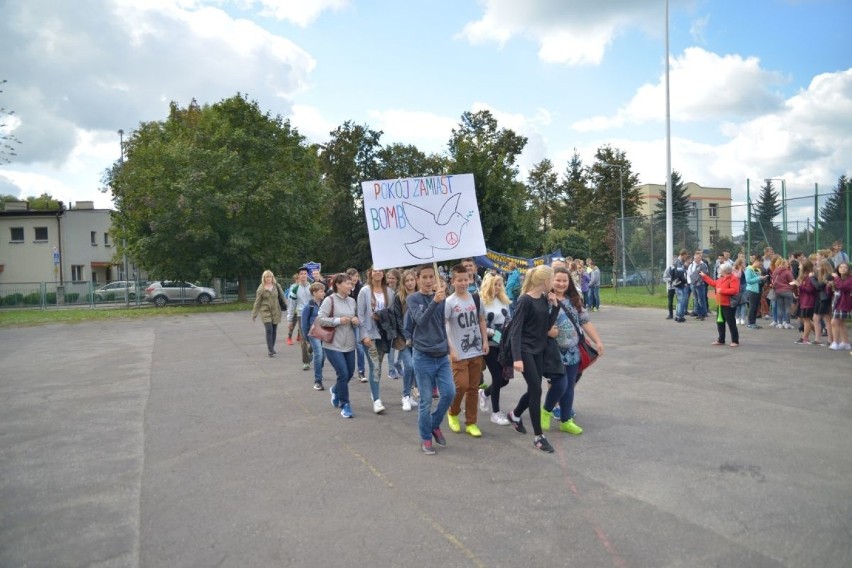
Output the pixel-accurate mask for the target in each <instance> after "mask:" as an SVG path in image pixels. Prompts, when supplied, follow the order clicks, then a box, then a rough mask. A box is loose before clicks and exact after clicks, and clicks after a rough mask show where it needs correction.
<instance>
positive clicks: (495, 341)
mask: <svg viewBox="0 0 852 568" xmlns="http://www.w3.org/2000/svg"><path fill="white" fill-rule="evenodd" d="M479 297H480V298H481V299H482V310H483V312H484V313H485V324H486V326H487V332H488V353H486V354H485V366H486V367H488V372H489V373H490V374H491V384H490V385H488V387H486V388H484V389H480V390H479V409H480V410H481V411H482V412H485V411H487V410H488V400H489V398H490V399H491V422H493V423H494V424H497V425H499V426H508V425H509V424H510V423H511V422H510V421H509V419H508V418H507V417H506V414H505V413H504V412H500V389H502V388H503V387H505V386H506V385H508V384H509V379H508V378H506V374H505V373H504V370H503V366H502V365H501V364H500V360H499V353H500V335H501V334H502V333H503V324H504V323H505V322H506V320H507V319H508V318H509V306H510V305H511V304H512V302H511V300H509V296H508V295H507V294H506V288H505V286H504V284H503V277H502V276H500V275H491V274H489V275H488V276H486V277H485V279H484V280H483V281H482V289H481V290H480V292H479Z"/></svg>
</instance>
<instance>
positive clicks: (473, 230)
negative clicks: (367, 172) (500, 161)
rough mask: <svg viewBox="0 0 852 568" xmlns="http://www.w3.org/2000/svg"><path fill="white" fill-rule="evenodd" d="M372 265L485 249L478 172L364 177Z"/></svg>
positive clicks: (456, 255)
mask: <svg viewBox="0 0 852 568" xmlns="http://www.w3.org/2000/svg"><path fill="white" fill-rule="evenodd" d="M361 190H362V191H363V193H364V214H365V216H366V218H367V231H368V233H369V236H370V250H371V252H372V255H373V266H374V267H376V268H382V269H385V268H393V267H398V266H411V265H417V264H424V263H428V262H430V261H431V262H432V266H433V267H434V269H435V276H436V277H437V275H438V262H439V261H442V260H453V259H457V258H465V257H469V256H470V257H472V256H480V255H483V254H485V252H486V247H485V237H484V236H483V233H482V221H481V220H480V217H479V205H478V204H477V202H476V187H475V186H474V180H473V174H458V175H444V176H428V177H415V178H399V179H390V180H377V181H365V182H363V183H362V184H361Z"/></svg>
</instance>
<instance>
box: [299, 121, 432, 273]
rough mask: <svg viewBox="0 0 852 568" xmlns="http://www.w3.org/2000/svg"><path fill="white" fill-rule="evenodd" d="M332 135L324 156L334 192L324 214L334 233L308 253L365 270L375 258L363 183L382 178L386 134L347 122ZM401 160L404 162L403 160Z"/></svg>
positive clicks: (332, 265) (329, 262) (336, 264)
mask: <svg viewBox="0 0 852 568" xmlns="http://www.w3.org/2000/svg"><path fill="white" fill-rule="evenodd" d="M330 134H331V140H329V142H328V143H327V144H326V145H325V146H324V147H323V149H322V153H321V154H320V161H321V162H322V170H323V175H324V178H325V183H326V185H327V187H328V190H329V193H330V195H329V199H328V201H327V202H326V203H325V206H324V207H323V209H322V211H321V213H322V215H323V216H324V217H325V218H326V219H327V220H328V222H329V224H330V225H331V226H332V227H333V230H332V231H331V233H330V234H329V235H328V237H327V238H325V239H324V240H322V241H317V242H315V243H314V244H313V248H312V249H308V250H310V251H312V252H311V254H313V252H316V253H317V258H318V259H321V260H322V262H323V264H324V265H325V266H327V267H329V268H331V269H336V270H345V269H346V268H348V267H350V266H354V267H356V268H358V269H360V270H364V269H366V268H368V267H369V266H370V264H371V263H372V255H371V252H370V237H369V234H368V233H367V220H366V217H365V216H364V198H363V193H362V191H361V182H364V181H369V180H375V179H382V175H381V168H380V163H379V152H380V150H381V144H380V142H379V139H380V138H381V136H382V133H381V132H377V131H375V130H371V129H370V128H369V127H367V126H366V125H363V126H362V125H356V124H354V123H352V122H350V121H347V122H345V123H344V124H342V125H341V126H339V127H337V128H336V129H335V130H334V131H332V132H331V133H330ZM400 154H406V155H407V156H408V157H407V158H406V159H407V160H410V159H412V156H415V157H416V153H414V152H411V151H410V150H409V151H406V152H402V151H400ZM397 157H400V156H397ZM400 160H401V161H404V160H402V158H401V157H400ZM391 177H392V176H391Z"/></svg>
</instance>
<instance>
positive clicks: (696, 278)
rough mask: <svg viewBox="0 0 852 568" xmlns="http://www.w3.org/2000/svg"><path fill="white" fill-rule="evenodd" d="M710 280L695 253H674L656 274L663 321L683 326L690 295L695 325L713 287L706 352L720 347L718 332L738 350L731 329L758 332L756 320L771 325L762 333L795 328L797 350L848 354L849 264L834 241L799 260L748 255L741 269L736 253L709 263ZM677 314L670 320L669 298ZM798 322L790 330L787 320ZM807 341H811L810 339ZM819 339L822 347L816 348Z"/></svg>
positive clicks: (766, 251)
mask: <svg viewBox="0 0 852 568" xmlns="http://www.w3.org/2000/svg"><path fill="white" fill-rule="evenodd" d="M713 271H714V272H715V275H716V278H715V279H714V278H711V276H710V274H709V272H710V267H709V265H708V263H707V262H706V261H705V260H704V259H703V254H702V252H701V251H696V252H695V253H694V255H693V256H692V259H691V262H690V253H689V251H687V250H685V249H684V250H681V251H680V254H679V255H678V257H677V258H676V259H675V260H674V261H673V263H672V264H671V265H669V266H668V267H667V268H666V270H665V272H664V273H663V280H664V281H665V282H666V283H667V287H668V311H669V315H668V318H667V319H674V320H675V321H677V322H681V323H682V322H684V321H686V318H685V316H686V315H687V306H688V302H689V297H690V295H691V296H693V297H694V310H693V312H691V315H693V316H694V317H695V318H696V319H698V320H703V319H704V318H705V317H706V316H707V315H708V308H707V288H706V286H707V285H709V286H714V287H716V302H717V315H716V322H717V326H718V332H719V335H718V338H717V340H716V341H714V342H713V344H714V345H724V344H725V326H726V325H727V327H728V329H729V330H730V333H731V344H730V345H731V346H732V347H736V346H738V345H739V330H738V328H737V325H738V324H739V325H746V326H747V328H748V329H753V330H758V329H763V328H762V326H761V325H760V324H759V323H758V322H759V321H760V319H761V317H763V318H765V319H767V320H771V323H770V324H769V327H771V328H776V329H797V330H798V331H799V333H800V334H801V336H800V337H799V338H798V339H797V340H796V341H795V343H796V344H799V345H825V346H828V347H829V349H831V350H835V351H849V350H852V346H850V343H849V334H848V328H847V325H846V320H848V319H850V318H851V317H852V315H850V313H851V312H852V277H850V275H849V257H848V256H847V255H846V253H845V252H843V250H842V243H841V242H840V241H835V243H834V244H833V246H832V248H831V249H825V250H820V251H817V252H815V253H814V254H812V255H810V256H808V257H806V256H805V255H804V254H803V253H802V252H799V251H797V252H793V253H792V254H791V255H790V257H789V258H786V259H785V258H783V257H782V256H780V255H777V254H775V252H774V251H773V250H772V248H771V247H766V248H765V249H764V254H763V255H760V254H752V255H751V256H750V258H749V261H748V263H746V262H745V255H744V253H742V252H740V253H739V254H738V255H737V258H736V259H735V260H734V259H731V257H730V252H728V251H724V253H723V254H722V255H721V256H720V257H719V258H718V259H717V260H716V263H715V265H714V268H713ZM675 297H677V300H678V301H677V309H676V311H675V312H674V313H673V299H674V298H675ZM793 319H798V325H796V326H794V325H793V324H792V323H791V321H792V320H793ZM811 334H813V339H811ZM823 337H825V338H826V341H825V342H823V341H821V338H823Z"/></svg>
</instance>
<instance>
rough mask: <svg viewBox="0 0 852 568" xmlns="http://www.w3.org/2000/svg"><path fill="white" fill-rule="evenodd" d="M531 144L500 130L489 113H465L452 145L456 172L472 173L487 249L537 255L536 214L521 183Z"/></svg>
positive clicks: (522, 138) (509, 132)
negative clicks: (534, 250)
mask: <svg viewBox="0 0 852 568" xmlns="http://www.w3.org/2000/svg"><path fill="white" fill-rule="evenodd" d="M526 144H527V139H526V138H525V137H523V136H519V135H518V134H515V132H513V131H512V130H509V129H506V128H499V127H498V125H497V119H495V118H494V116H493V115H492V114H491V113H490V112H489V111H487V110H483V111H479V112H476V113H472V112H465V113H464V114H462V116H461V123H460V124H459V127H458V128H457V129H453V133H452V137H451V138H450V142H449V155H450V159H451V170H452V171H453V172H455V173H472V174H473V176H474V183H475V186H476V200H477V202H478V204H479V214H480V217H481V219H482V231H483V235H484V236H485V243H486V245H487V246H488V247H489V248H491V249H493V250H499V251H501V252H508V253H510V254H522V253H527V252H529V251H530V250H531V242H532V240H531V239H532V236H533V235H534V234H535V214H534V213H533V212H531V211H530V209H528V208H526V207H525V200H526V188H525V187H524V184H523V183H521V182H520V181H518V179H517V178H518V166H517V164H516V162H517V159H518V156H520V155H521V152H523V150H524V147H525V146H526Z"/></svg>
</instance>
